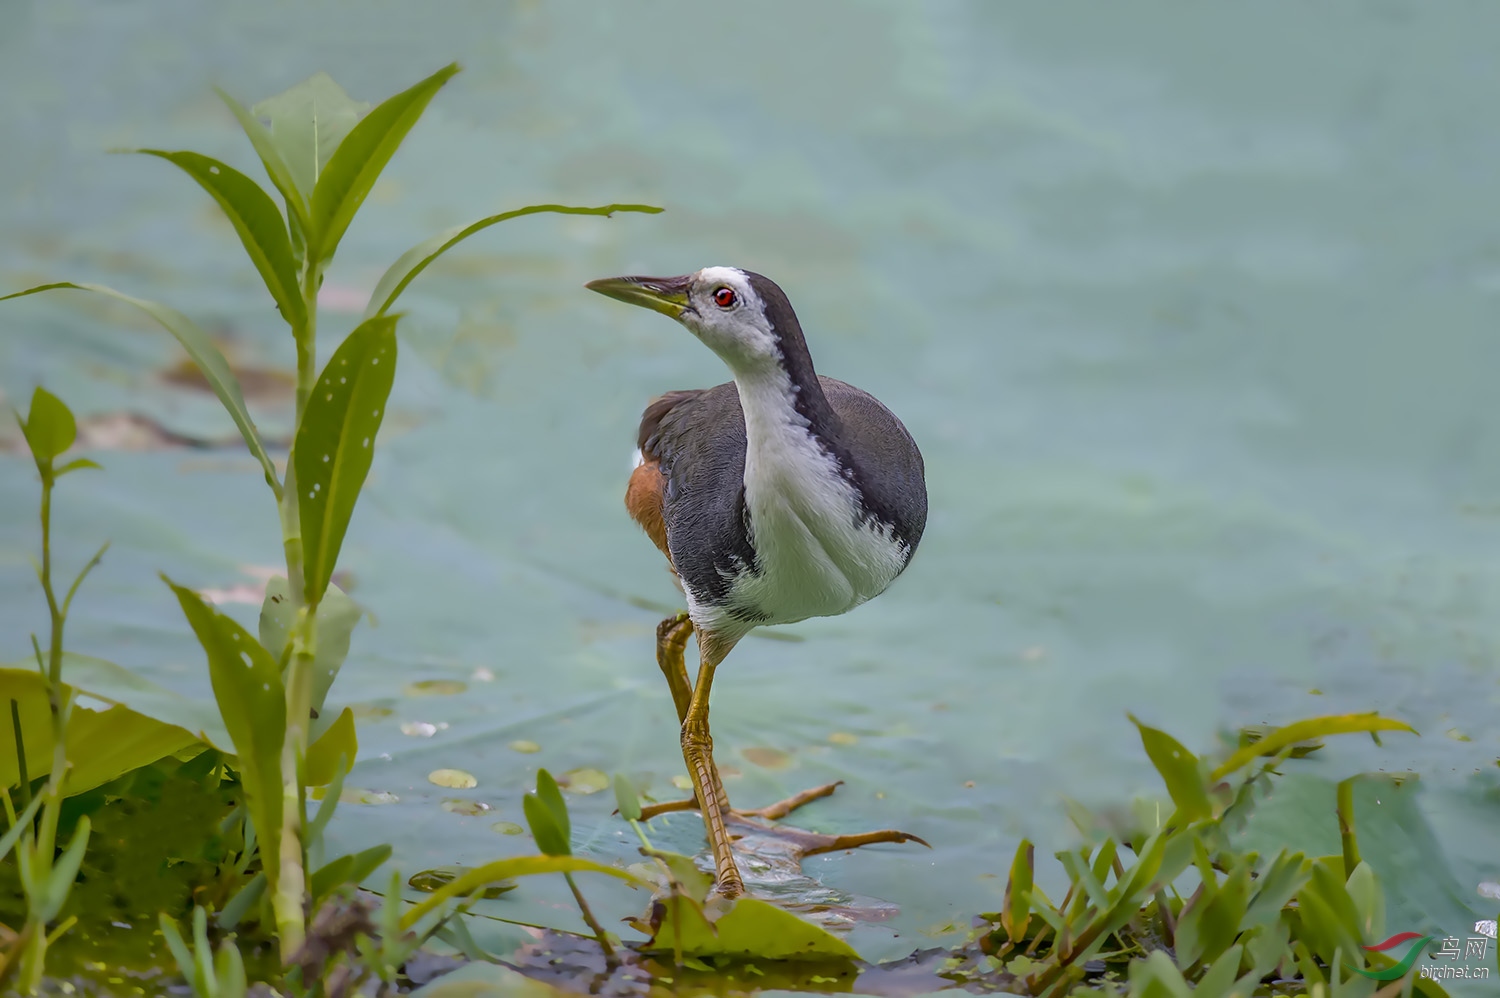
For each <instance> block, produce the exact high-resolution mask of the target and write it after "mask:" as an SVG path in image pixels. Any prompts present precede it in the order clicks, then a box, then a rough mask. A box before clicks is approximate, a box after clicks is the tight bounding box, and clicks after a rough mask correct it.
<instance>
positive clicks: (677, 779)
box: [672, 773, 693, 790]
mask: <svg viewBox="0 0 1500 998" xmlns="http://www.w3.org/2000/svg"><path fill="white" fill-rule="evenodd" d="M672 786H674V787H676V788H677V789H678V790H691V789H693V781H692V780H690V779H688V778H687V777H686V776H683V775H682V774H681V773H678V774H677V775H676V776H674V777H672Z"/></svg>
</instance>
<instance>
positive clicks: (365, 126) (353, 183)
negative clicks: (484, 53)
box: [308, 62, 459, 260]
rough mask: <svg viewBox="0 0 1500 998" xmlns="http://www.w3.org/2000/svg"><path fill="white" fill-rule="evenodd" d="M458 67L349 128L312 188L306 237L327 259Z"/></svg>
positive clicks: (388, 102)
mask: <svg viewBox="0 0 1500 998" xmlns="http://www.w3.org/2000/svg"><path fill="white" fill-rule="evenodd" d="M458 70H459V66H458V63H456V62H455V63H450V64H449V65H447V66H444V67H443V68H442V69H440V70H438V71H437V72H436V73H434V74H432V75H431V76H429V77H428V78H427V79H425V80H423V81H422V82H420V83H418V84H417V85H416V86H414V87H411V88H410V89H407V90H403V91H402V92H401V93H399V94H396V95H395V96H394V97H391V98H388V99H387V100H385V101H383V102H382V103H381V104H380V105H379V106H378V107H376V108H375V110H373V111H371V112H370V113H369V114H367V115H365V117H364V118H363V119H362V120H361V121H360V123H359V124H357V125H355V126H354V127H353V128H352V129H350V131H349V134H348V135H346V136H344V140H343V141H342V142H340V143H339V147H338V149H337V150H335V151H334V154H333V158H332V159H330V160H329V161H328V166H327V167H326V168H325V169H324V170H323V172H322V175H321V176H319V177H318V183H317V186H316V187H315V188H314V189H313V194H312V206H311V212H310V216H311V217H310V222H311V224H310V227H309V230H308V242H309V244H310V247H309V249H310V251H311V250H312V249H314V248H315V249H316V259H319V260H327V259H328V258H329V257H331V256H333V253H334V250H336V249H338V245H339V240H340V239H342V238H343V237H344V232H345V231H346V230H347V229H348V228H349V223H350V222H351V221H353V220H354V213H355V212H357V211H358V210H359V206H360V205H362V204H364V200H365V197H366V196H367V195H368V194H369V193H370V188H372V187H374V186H375V181H376V179H377V178H378V177H379V176H380V172H381V171H382V170H384V169H385V165H386V164H387V163H389V162H390V160H391V156H392V155H394V154H395V152H396V149H397V148H398V147H399V146H400V145H401V142H402V140H403V139H405V138H406V133H407V132H409V131H411V128H412V126H413V125H415V124H416V123H417V119H418V118H420V117H421V116H422V112H423V111H424V110H426V108H427V104H428V102H429V101H431V100H432V98H433V96H434V95H435V94H437V92H438V90H439V89H441V87H442V86H443V84H445V83H447V82H448V81H449V80H450V79H452V78H453V76H454V74H456V73H457V72H458Z"/></svg>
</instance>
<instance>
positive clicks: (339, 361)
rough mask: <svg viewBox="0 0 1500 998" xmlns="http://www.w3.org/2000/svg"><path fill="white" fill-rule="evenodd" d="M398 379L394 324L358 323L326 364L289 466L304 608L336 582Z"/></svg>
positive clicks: (380, 321)
mask: <svg viewBox="0 0 1500 998" xmlns="http://www.w3.org/2000/svg"><path fill="white" fill-rule="evenodd" d="M395 375H396V318H395V317H394V316H382V317H381V318H378V319H370V320H369V321H367V322H363V323H361V324H360V325H359V326H357V327H356V328H355V330H354V332H352V333H350V334H349V337H348V338H347V339H345V340H344V342H343V343H342V344H341V345H340V346H339V348H338V349H337V350H335V351H334V353H333V356H332V357H330V358H329V359H328V366H327V367H325V368H324V369H323V375H322V377H320V378H319V379H318V383H317V385H316V387H314V389H313V392H312V397H311V398H309V399H308V403H307V410H306V412H304V413H303V416H302V424H301V425H300V426H298V427H297V439H296V442H295V443H294V444H293V446H292V466H293V467H294V468H295V469H296V473H297V474H296V480H297V507H298V511H299V512H300V514H301V519H302V546H303V551H304V557H305V558H306V569H305V590H304V598H305V600H306V601H307V605H308V606H311V607H316V606H317V605H318V603H319V601H321V600H322V598H323V592H324V590H326V589H327V588H328V581H329V579H330V578H331V577H332V576H333V569H334V565H335V564H336V563H337V562H338V557H339V548H340V547H342V546H343V543H344V533H345V531H347V530H348V528H349V518H350V517H351V516H353V514H354V504H355V502H356V500H358V499H359V490H360V488H361V487H362V486H363V485H364V483H365V476H366V475H367V474H369V471H370V460H371V457H372V456H373V454H374V444H375V435H376V433H377V432H379V430H380V423H381V419H382V418H383V417H384V415H385V402H386V398H387V397H388V396H389V395H390V393H391V383H392V381H393V380H394V379H395Z"/></svg>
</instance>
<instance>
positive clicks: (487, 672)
mask: <svg viewBox="0 0 1500 998" xmlns="http://www.w3.org/2000/svg"><path fill="white" fill-rule="evenodd" d="M469 678H470V679H472V680H474V682H476V683H493V682H494V681H495V673H494V671H493V670H491V669H487V668H485V667H484V666H482V665H481V666H480V667H479V668H477V669H475V670H474V674H473V675H471V676H470V677H469Z"/></svg>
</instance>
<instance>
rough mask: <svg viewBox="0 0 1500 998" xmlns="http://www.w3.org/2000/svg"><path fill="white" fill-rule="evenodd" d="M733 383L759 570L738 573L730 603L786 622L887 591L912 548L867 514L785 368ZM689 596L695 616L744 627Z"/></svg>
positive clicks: (841, 609) (769, 620)
mask: <svg viewBox="0 0 1500 998" xmlns="http://www.w3.org/2000/svg"><path fill="white" fill-rule="evenodd" d="M736 382H737V384H738V387H739V393H740V404H741V405H742V406H743V408H744V411H745V436H746V452H745V503H746V506H747V507H748V509H749V513H750V528H751V532H752V536H753V541H754V545H755V550H756V555H757V568H758V571H757V572H755V573H753V574H752V573H748V572H746V573H742V574H740V575H739V576H737V577H736V578H735V579H734V580H733V585H732V586H731V590H730V593H731V603H732V604H734V605H736V606H739V607H744V608H746V609H749V610H753V611H755V612H756V614H757V615H758V616H763V617H764V619H762V620H761V621H760V623H766V624H789V623H793V622H795V621H798V620H806V619H807V618H808V617H826V616H832V615H835V614H840V613H845V612H846V611H848V610H852V609H853V608H854V607H856V606H858V605H859V604H861V603H863V602H865V601H866V600H869V599H872V598H873V597H875V596H878V595H880V593H882V592H883V591H885V588H886V587H887V586H889V585H890V584H891V581H892V580H893V579H895V577H896V576H897V575H899V574H900V573H901V570H902V568H903V567H904V566H905V564H906V558H907V553H908V552H907V546H906V545H905V544H904V543H902V542H901V541H899V540H897V539H896V538H895V537H893V536H892V533H891V531H890V529H889V528H888V527H883V526H881V525H878V524H875V523H873V522H869V521H866V520H865V518H863V517H862V516H861V515H860V510H859V505H858V493H857V492H856V490H855V488H854V486H853V485H852V484H851V483H850V482H849V481H847V480H846V479H845V478H844V477H843V475H842V474H841V473H840V469H839V466H838V463H837V462H836V461H835V460H834V458H833V457H832V456H831V455H830V454H828V453H827V452H825V451H824V450H823V449H822V447H821V446H819V444H818V442H817V440H816V439H814V437H813V436H812V435H811V434H810V433H809V432H808V428H807V421H806V420H805V419H804V418H803V417H802V416H801V415H800V414H799V413H798V412H797V411H796V409H795V407H794V406H793V404H792V399H793V396H792V386H791V383H790V381H789V379H788V378H787V377H786V374H785V373H784V372H782V371H780V369H777V370H776V371H775V372H774V373H773V374H772V375H771V376H768V377H766V378H764V379H741V378H737V379H736ZM692 602H693V601H691V600H690V601H689V612H690V613H691V615H692V618H693V620H694V621H695V622H698V623H701V624H704V625H706V626H708V627H710V628H711V629H715V630H724V629H726V628H729V629H739V630H743V629H745V625H744V624H740V623H738V622H736V621H732V620H731V619H730V618H729V617H728V615H727V608H724V609H720V608H710V607H705V606H693V605H692ZM700 616H701V617H702V618H703V619H701V620H700Z"/></svg>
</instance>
